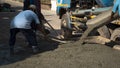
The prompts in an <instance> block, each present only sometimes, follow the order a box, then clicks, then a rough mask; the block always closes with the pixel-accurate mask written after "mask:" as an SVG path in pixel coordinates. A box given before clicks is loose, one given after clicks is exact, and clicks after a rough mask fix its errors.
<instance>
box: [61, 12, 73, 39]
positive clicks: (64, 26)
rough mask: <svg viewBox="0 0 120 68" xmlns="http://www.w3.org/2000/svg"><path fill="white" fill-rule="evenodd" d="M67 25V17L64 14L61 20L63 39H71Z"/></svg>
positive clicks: (70, 32)
mask: <svg viewBox="0 0 120 68" xmlns="http://www.w3.org/2000/svg"><path fill="white" fill-rule="evenodd" d="M68 25H70V24H69V23H68V18H67V15H66V14H64V15H63V16H62V19H61V32H62V33H61V34H62V36H63V39H69V38H71V37H72V30H70V29H69V27H68Z"/></svg>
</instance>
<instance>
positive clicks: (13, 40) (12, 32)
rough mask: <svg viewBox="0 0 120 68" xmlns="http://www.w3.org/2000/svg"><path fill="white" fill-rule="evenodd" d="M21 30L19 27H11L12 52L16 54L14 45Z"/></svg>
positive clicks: (10, 44) (10, 42)
mask: <svg viewBox="0 0 120 68" xmlns="http://www.w3.org/2000/svg"><path fill="white" fill-rule="evenodd" d="M18 32H19V29H16V28H14V29H10V39H9V46H10V54H14V45H15V41H16V34H17V33H18Z"/></svg>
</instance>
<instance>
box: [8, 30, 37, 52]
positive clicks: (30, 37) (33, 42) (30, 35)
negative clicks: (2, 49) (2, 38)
mask: <svg viewBox="0 0 120 68" xmlns="http://www.w3.org/2000/svg"><path fill="white" fill-rule="evenodd" d="M19 32H22V34H23V35H24V36H25V38H26V39H27V41H28V42H29V45H30V47H31V46H37V39H36V34H35V32H34V31H33V30H32V29H18V28H13V29H10V39H9V46H10V49H12V50H14V45H15V42H16V35H17V33H19Z"/></svg>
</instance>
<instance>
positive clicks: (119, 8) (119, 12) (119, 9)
mask: <svg viewBox="0 0 120 68" xmlns="http://www.w3.org/2000/svg"><path fill="white" fill-rule="evenodd" d="M118 14H119V17H120V4H119V6H118Z"/></svg>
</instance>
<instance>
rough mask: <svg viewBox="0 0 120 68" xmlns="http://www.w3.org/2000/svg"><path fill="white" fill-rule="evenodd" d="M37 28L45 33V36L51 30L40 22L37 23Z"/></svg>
mask: <svg viewBox="0 0 120 68" xmlns="http://www.w3.org/2000/svg"><path fill="white" fill-rule="evenodd" d="M37 30H39V31H40V32H42V33H43V35H44V36H46V35H48V34H49V33H50V31H49V30H47V29H45V27H44V26H41V25H40V24H37Z"/></svg>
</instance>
